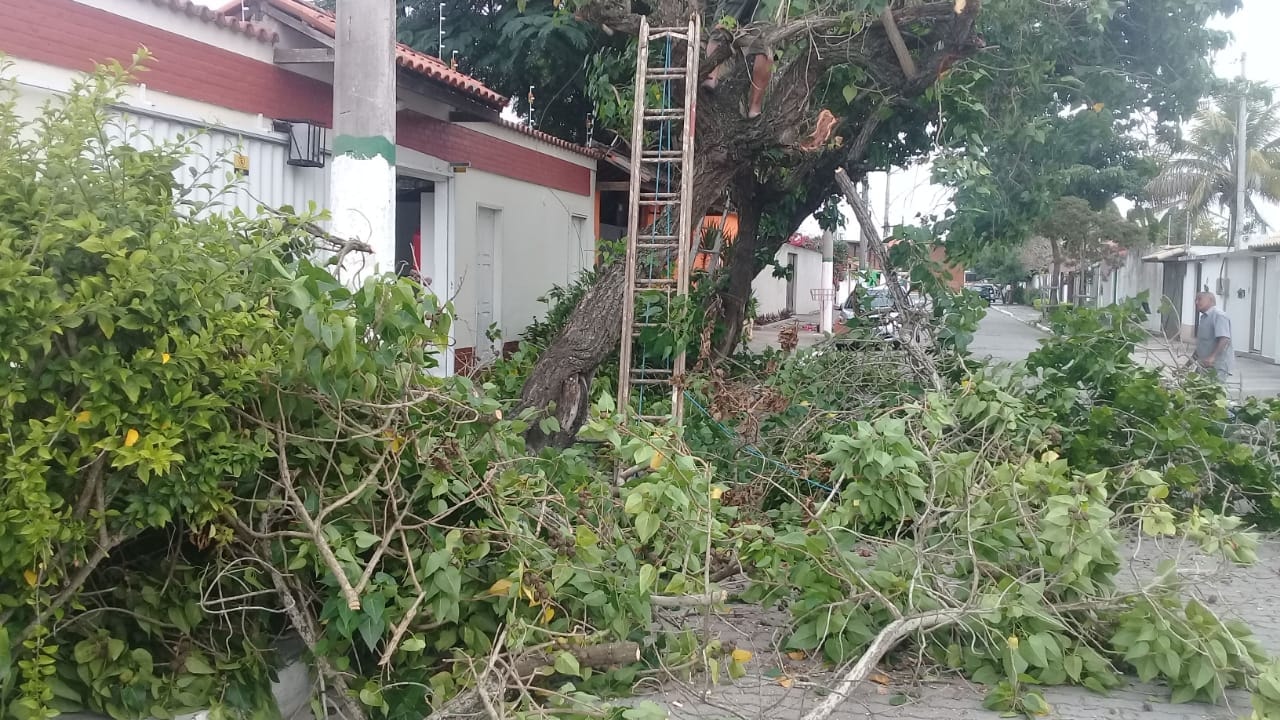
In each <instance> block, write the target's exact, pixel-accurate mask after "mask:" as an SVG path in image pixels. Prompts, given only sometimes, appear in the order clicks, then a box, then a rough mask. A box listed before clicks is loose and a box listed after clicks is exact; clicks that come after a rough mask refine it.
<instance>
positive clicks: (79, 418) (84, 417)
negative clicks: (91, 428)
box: [76, 410, 93, 423]
mask: <svg viewBox="0 0 1280 720" xmlns="http://www.w3.org/2000/svg"><path fill="white" fill-rule="evenodd" d="M92 417H93V415H91V414H90V413H89V411H88V410H81V411H80V414H79V415H76V422H78V423H87V422H89V418H92Z"/></svg>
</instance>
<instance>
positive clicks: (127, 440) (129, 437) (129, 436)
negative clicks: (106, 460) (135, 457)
mask: <svg viewBox="0 0 1280 720" xmlns="http://www.w3.org/2000/svg"><path fill="white" fill-rule="evenodd" d="M137 444H138V431H137V430H134V429H133V428H129V432H127V433H125V434H124V446H125V447H133V446H134V445H137Z"/></svg>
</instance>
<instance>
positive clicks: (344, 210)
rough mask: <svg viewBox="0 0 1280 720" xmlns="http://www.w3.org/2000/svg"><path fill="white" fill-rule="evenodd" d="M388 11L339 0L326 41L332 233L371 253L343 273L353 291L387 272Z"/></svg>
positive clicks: (392, 92)
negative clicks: (330, 52)
mask: <svg viewBox="0 0 1280 720" xmlns="http://www.w3.org/2000/svg"><path fill="white" fill-rule="evenodd" d="M395 8H396V4H395V2H394V0H339V2H338V3H337V11H336V12H337V16H338V27H337V33H336V35H337V36H336V37H335V38H334V49H335V52H334V70H333V135H334V137H333V169H332V171H331V172H330V173H329V208H330V212H331V213H332V214H333V233H334V235H337V236H338V237H342V238H348V239H358V240H363V241H365V242H367V243H368V244H369V245H370V246H371V247H372V248H373V257H372V258H359V259H356V258H353V259H352V260H351V261H350V262H351V263H356V262H362V263H363V264H362V265H360V266H358V267H344V268H343V272H344V274H345V275H346V277H347V279H349V280H350V281H351V282H354V283H356V284H358V283H360V282H362V281H363V279H364V278H366V277H368V276H370V275H372V274H376V273H380V272H390V271H392V270H394V269H395V259H396V243H395V198H396V140H395V138H396V75H395V59H396V16H395Z"/></svg>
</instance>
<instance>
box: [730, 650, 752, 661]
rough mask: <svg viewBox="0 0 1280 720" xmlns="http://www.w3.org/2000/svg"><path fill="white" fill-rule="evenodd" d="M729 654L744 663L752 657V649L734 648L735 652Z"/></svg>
mask: <svg viewBox="0 0 1280 720" xmlns="http://www.w3.org/2000/svg"><path fill="white" fill-rule="evenodd" d="M729 656H730V657H732V658H733V659H734V660H737V661H738V662H740V663H744V662H746V661H748V660H750V659H751V651H750V650H743V649H742V648H734V650H733V652H732V653H730V655H729Z"/></svg>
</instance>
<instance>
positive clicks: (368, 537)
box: [355, 530, 382, 550]
mask: <svg viewBox="0 0 1280 720" xmlns="http://www.w3.org/2000/svg"><path fill="white" fill-rule="evenodd" d="M355 540H356V547H358V548H360V549H361V550H368V549H369V548H371V547H373V546H374V545H377V544H378V543H379V542H381V541H382V538H380V537H378V536H377V535H374V534H373V533H371V532H365V531H364V530H359V531H357V532H356V535H355Z"/></svg>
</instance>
